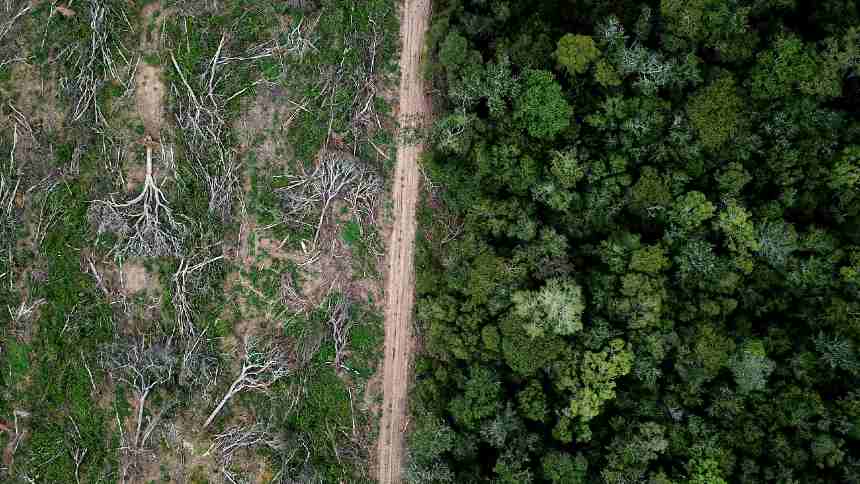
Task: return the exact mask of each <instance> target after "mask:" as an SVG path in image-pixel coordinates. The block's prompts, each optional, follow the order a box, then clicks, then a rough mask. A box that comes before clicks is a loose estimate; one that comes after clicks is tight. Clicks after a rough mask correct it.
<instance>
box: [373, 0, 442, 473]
mask: <svg viewBox="0 0 860 484" xmlns="http://www.w3.org/2000/svg"><path fill="white" fill-rule="evenodd" d="M429 20H430V0H404V4H403V10H402V13H401V18H400V36H401V51H400V102H399V104H400V113H399V118H400V119H399V122H400V126H401V127H403V126H408V125H409V123H414V122H415V120H416V119H418V120H420V119H423V118H424V117H425V115H426V114H427V113H428V111H429V109H428V107H429V103H428V100H427V96H426V95H425V88H424V78H423V76H422V73H421V62H420V58H421V55H422V53H423V50H424V35H425V33H426V32H427V26H428V24H429ZM402 138H403V137H401V141H400V142H399V144H398V146H397V164H396V166H395V168H394V186H393V188H392V194H391V196H392V203H393V206H394V213H393V216H394V228H393V230H392V231H391V238H390V239H389V241H388V247H387V253H386V260H387V262H388V268H387V273H386V276H385V359H384V361H383V370H382V377H383V404H382V420H381V422H380V424H379V482H380V483H382V484H391V483H399V482H401V467H402V464H403V440H404V439H403V436H404V430H405V427H406V412H407V410H408V409H407V400H406V397H407V391H408V389H409V356H410V352H411V349H412V348H411V344H412V341H411V335H410V333H411V330H412V306H413V304H414V300H415V287H414V286H415V284H414V282H415V275H414V268H413V257H414V251H415V250H414V249H415V205H416V201H417V199H418V182H419V171H418V156H419V154H420V153H421V149H422V147H421V146H420V145H415V144H411V143H407V142H404V140H403V139H402Z"/></svg>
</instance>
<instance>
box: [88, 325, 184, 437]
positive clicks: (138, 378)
mask: <svg viewBox="0 0 860 484" xmlns="http://www.w3.org/2000/svg"><path fill="white" fill-rule="evenodd" d="M99 356H100V358H99V360H100V361H99V363H100V365H101V366H102V368H103V369H104V370H105V371H107V372H108V373H110V374H111V376H112V377H113V378H115V379H117V380H119V381H122V382H124V383H125V384H126V385H128V386H129V387H130V388H131V389H132V391H134V393H135V396H136V398H137V403H136V406H137V424H136V427H135V433H134V437H133V438H132V439H131V441H130V442H129V446H130V448H131V449H133V450H138V449H140V446H141V444H142V442H141V440H140V435H141V428H142V426H143V414H144V410H145V408H146V400H147V398H148V397H149V394H150V393H151V392H152V390H153V389H155V388H156V387H158V386H159V385H163V384H165V383H166V382H168V381H169V380H170V379H171V378H172V377H173V373H174V371H175V369H176V363H177V361H176V354H175V352H174V348H173V344H172V342H171V341H169V340H158V341H155V342H147V340H146V338H145V337H141V338H139V339H137V340H136V341H134V342H132V343H126V344H123V343H116V344H112V345H108V346H106V347H105V348H103V350H102V351H101V353H100V355H99Z"/></svg>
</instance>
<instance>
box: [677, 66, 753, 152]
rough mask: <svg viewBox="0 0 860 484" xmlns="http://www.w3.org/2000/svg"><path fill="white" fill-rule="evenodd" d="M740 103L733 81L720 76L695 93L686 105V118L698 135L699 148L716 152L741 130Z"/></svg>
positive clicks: (728, 77) (731, 78) (728, 76)
mask: <svg viewBox="0 0 860 484" xmlns="http://www.w3.org/2000/svg"><path fill="white" fill-rule="evenodd" d="M742 110H743V100H742V99H741V97H740V96H738V94H737V88H736V86H735V79H734V77H732V75H730V74H724V75H722V76H720V77H718V78H717V79H716V80H714V81H713V82H711V83H710V84H708V85H707V86H705V87H704V88H702V89H701V90H699V92H698V93H696V94H695V95H693V96H692V97H691V98H690V101H689V102H688V104H687V115H688V116H689V117H690V122H691V123H692V124H693V127H694V128H695V129H696V131H697V132H698V133H699V137H700V139H701V140H702V145H704V146H705V147H706V148H710V149H717V148H719V147H721V146H722V145H723V144H724V143H725V142H726V141H728V140H729V139H730V138H732V137H733V136H736V135H737V134H738V133H739V132H740V130H741V126H742V117H741V115H742Z"/></svg>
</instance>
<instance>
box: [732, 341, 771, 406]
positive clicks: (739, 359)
mask: <svg viewBox="0 0 860 484" xmlns="http://www.w3.org/2000/svg"><path fill="white" fill-rule="evenodd" d="M729 368H731V370H732V374H733V375H734V376H735V383H737V385H738V391H739V392H741V393H742V394H746V393H749V392H753V391H760V390H764V389H765V386H766V385H767V378H768V377H769V376H770V374H771V373H772V372H773V370H774V368H776V364H775V363H774V362H773V360H771V359H769V358H768V357H767V353H766V352H765V349H764V344H763V343H762V342H761V341H760V340H757V339H750V340H747V341H745V342H744V343H743V344H742V345H741V346H740V347H739V348H738V350H737V351H736V352H735V354H734V355H733V356H732V358H731V360H730V362H729Z"/></svg>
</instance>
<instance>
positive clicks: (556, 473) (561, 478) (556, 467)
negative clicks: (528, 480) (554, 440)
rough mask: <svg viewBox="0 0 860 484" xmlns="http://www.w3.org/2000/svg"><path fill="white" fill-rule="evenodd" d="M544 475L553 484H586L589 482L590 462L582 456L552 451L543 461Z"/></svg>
mask: <svg viewBox="0 0 860 484" xmlns="http://www.w3.org/2000/svg"><path fill="white" fill-rule="evenodd" d="M541 466H542V468H543V475H544V477H545V478H547V479H549V481H550V482H552V483H553V484H584V483H585V482H587V480H586V477H587V473H588V460H586V458H585V457H584V456H583V455H582V454H576V456H572V455H570V454H567V453H564V452H559V451H552V452H549V453H548V454H546V455H545V456H544V457H543V459H542V461H541Z"/></svg>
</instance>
